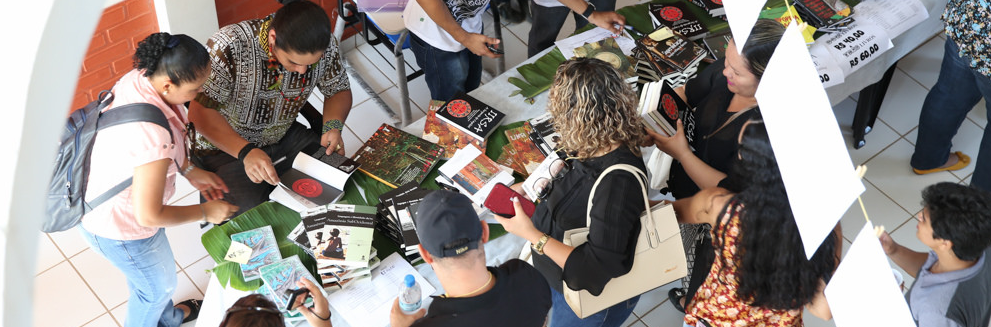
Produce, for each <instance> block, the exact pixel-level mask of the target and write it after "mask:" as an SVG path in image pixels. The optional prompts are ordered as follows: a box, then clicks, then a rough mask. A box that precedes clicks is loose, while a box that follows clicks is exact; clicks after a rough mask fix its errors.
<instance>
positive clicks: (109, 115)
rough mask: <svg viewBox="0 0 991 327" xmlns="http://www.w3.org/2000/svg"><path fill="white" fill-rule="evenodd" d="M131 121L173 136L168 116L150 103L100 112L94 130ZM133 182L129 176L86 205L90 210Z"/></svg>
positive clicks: (128, 105)
mask: <svg viewBox="0 0 991 327" xmlns="http://www.w3.org/2000/svg"><path fill="white" fill-rule="evenodd" d="M101 97H102V93H101ZM110 97H111V99H113V93H111V94H110ZM133 122H149V123H153V124H156V125H158V126H161V127H162V128H164V129H165V130H166V131H168V132H169V139H170V140H171V139H173V137H174V136H173V135H172V128H170V127H169V120H168V118H165V114H163V113H162V110H161V109H158V107H156V106H155V105H153V104H150V103H132V104H127V105H123V106H120V107H119V108H114V109H113V110H110V111H107V112H103V113H100V118H99V120H98V121H97V125H96V130H97V132H99V131H100V130H102V129H104V128H108V127H111V126H117V125H120V124H126V123H133ZM133 182H134V177H133V176H131V177H129V178H127V179H126V180H124V181H122V182H120V183H119V184H117V185H114V187H111V188H110V189H109V190H107V191H106V192H103V194H100V196H98V197H96V198H95V199H93V201H89V202H87V203H86V205H87V206H88V207H89V209H90V210H92V208H96V207H97V206H99V205H101V204H103V203H104V202H107V200H110V198H112V197H114V196H116V195H117V194H118V193H120V192H121V191H124V189H126V188H128V187H129V186H131V183H133Z"/></svg>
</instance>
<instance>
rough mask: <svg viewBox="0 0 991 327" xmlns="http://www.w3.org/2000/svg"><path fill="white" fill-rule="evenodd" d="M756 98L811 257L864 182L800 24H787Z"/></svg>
mask: <svg viewBox="0 0 991 327" xmlns="http://www.w3.org/2000/svg"><path fill="white" fill-rule="evenodd" d="M756 97H757V103H758V104H759V105H760V109H761V113H763V116H764V122H765V125H766V126H767V132H768V135H769V136H770V138H771V146H772V147H773V148H774V154H775V157H776V158H777V161H778V167H779V168H780V170H781V177H782V179H783V180H784V184H785V189H787V191H788V200H789V202H790V203H791V210H792V212H793V213H794V215H795V223H796V224H797V225H798V231H799V232H800V234H801V236H802V242H803V243H804V245H805V254H806V256H808V257H811V256H812V254H814V253H815V250H816V249H818V248H819V244H821V243H822V240H823V239H825V238H826V235H828V233H830V232H832V230H833V227H834V226H835V225H836V222H837V221H839V220H840V218H841V217H842V216H843V213H845V212H846V210H847V208H848V207H849V206H850V204H851V203H852V202H853V200H854V199H856V198H857V196H859V195H860V193H862V192H863V191H864V184H863V183H862V182H861V181H860V178H858V177H857V175H856V173H855V171H854V169H853V164H852V162H851V160H850V153H849V152H847V149H846V146H845V145H844V144H843V136H842V134H840V129H839V126H838V125H837V124H836V117H835V116H834V115H833V108H832V107H831V106H830V104H829V99H828V98H827V97H826V91H825V90H824V89H823V87H822V83H820V82H819V74H817V73H816V69H815V65H814V64H813V63H812V58H811V57H810V56H809V52H808V50H806V48H805V40H804V39H803V38H802V34H801V32H800V31H799V29H798V27H797V26H796V24H794V23H793V24H791V25H789V26H788V29H787V30H786V31H785V34H784V36H783V37H782V38H781V42H780V43H779V44H778V47H777V48H776V49H775V51H774V55H772V56H771V60H770V62H769V63H768V65H767V69H766V70H765V71H764V76H763V78H761V81H760V85H759V86H758V88H757V94H756Z"/></svg>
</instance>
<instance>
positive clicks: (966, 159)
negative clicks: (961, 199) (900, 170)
mask: <svg viewBox="0 0 991 327" xmlns="http://www.w3.org/2000/svg"><path fill="white" fill-rule="evenodd" d="M953 154H955V155H956V156H957V163H955V164H953V165H952V166H949V167H938V168H933V169H916V168H912V171H913V172H915V174H916V175H925V174H932V173H938V172H941V171H951V170H960V169H964V168H965V167H967V165H969V164H970V156H968V155H966V154H963V152H960V151H956V152H953Z"/></svg>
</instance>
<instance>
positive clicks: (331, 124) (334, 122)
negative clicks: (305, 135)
mask: <svg viewBox="0 0 991 327" xmlns="http://www.w3.org/2000/svg"><path fill="white" fill-rule="evenodd" d="M332 129H336V130H342V129H344V123H342V122H341V120H340V119H331V120H328V121H326V122H324V123H323V131H322V132H320V134H326V133H327V132H329V131H330V130H332Z"/></svg>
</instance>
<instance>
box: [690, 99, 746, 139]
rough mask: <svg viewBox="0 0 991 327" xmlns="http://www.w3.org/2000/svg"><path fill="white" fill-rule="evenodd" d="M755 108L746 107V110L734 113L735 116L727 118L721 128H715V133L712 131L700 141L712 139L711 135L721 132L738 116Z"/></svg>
mask: <svg viewBox="0 0 991 327" xmlns="http://www.w3.org/2000/svg"><path fill="white" fill-rule="evenodd" d="M756 107H757V106H752V107H748V108H746V109H743V110H740V111H737V112H736V113H735V114H733V115H732V116H729V119H727V120H726V121H725V122H723V124H722V125H721V126H719V128H717V129H716V130H715V131H712V133H709V135H706V136H705V137H703V138H702V139H708V138H710V137H712V136H713V135H716V133H719V131H721V130H723V128H726V126H728V125H729V124H730V123H732V122H733V121H734V120H736V119H737V118H739V117H740V116H742V115H743V114H744V113H746V112H747V111H750V109H753V108H756Z"/></svg>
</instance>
